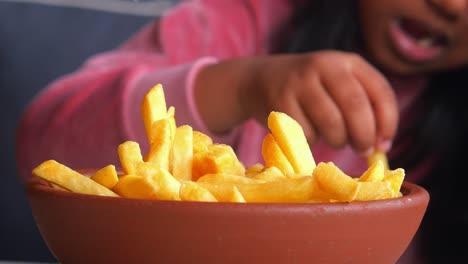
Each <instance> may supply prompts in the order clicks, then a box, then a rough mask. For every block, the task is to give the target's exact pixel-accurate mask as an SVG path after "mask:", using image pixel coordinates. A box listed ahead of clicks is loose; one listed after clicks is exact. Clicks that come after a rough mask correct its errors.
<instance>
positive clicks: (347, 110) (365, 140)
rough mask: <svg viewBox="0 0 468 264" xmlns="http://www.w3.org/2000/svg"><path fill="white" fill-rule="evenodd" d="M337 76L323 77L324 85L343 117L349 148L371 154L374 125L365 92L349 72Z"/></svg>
mask: <svg viewBox="0 0 468 264" xmlns="http://www.w3.org/2000/svg"><path fill="white" fill-rule="evenodd" d="M339 74H340V76H335V75H334V74H329V75H326V77H325V76H324V77H325V78H324V79H323V82H324V85H325V86H326V89H327V91H328V92H329V94H330V95H331V96H332V98H333V99H334V100H335V103H336V104H337V106H338V107H339V109H340V111H341V113H342V115H343V117H344V120H345V124H346V128H347V134H348V139H349V143H350V144H351V146H352V147H353V148H354V149H355V150H356V151H357V152H359V153H368V152H372V151H373V147H374V145H375V142H376V125H375V117H374V112H373V109H372V105H371V103H370V101H369V98H368V95H367V93H366V90H365V89H364V88H363V87H362V84H361V83H360V82H359V81H358V80H357V79H356V77H355V76H354V75H352V73H351V72H339Z"/></svg>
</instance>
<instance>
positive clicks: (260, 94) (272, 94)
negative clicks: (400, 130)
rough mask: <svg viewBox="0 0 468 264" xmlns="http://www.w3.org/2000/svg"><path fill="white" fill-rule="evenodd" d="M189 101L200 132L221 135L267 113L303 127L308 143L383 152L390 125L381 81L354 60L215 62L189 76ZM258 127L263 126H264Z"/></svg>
mask: <svg viewBox="0 0 468 264" xmlns="http://www.w3.org/2000/svg"><path fill="white" fill-rule="evenodd" d="M195 97H196V102H197V105H198V108H199V112H200V114H201V115H202V117H203V119H204V120H205V122H206V124H207V125H208V127H209V128H210V129H211V130H212V131H214V132H223V131H226V130H229V129H232V128H233V127H234V126H236V125H239V123H240V122H242V121H244V120H246V119H249V118H252V117H254V118H256V119H257V120H258V121H259V122H263V123H264V122H265V121H266V120H267V117H268V114H269V113H270V112H271V111H273V110H275V111H280V112H285V113H287V114H288V115H290V116H291V117H293V118H294V119H295V120H297V121H298V122H299V123H300V124H301V125H302V127H303V129H304V132H305V134H306V136H307V138H308V140H309V143H310V144H311V145H312V144H314V143H315V142H316V141H317V139H318V138H319V137H322V138H323V139H324V140H325V141H326V142H327V143H328V144H330V145H331V146H333V147H342V146H344V145H345V144H350V145H351V146H352V147H353V148H354V149H355V150H356V151H357V152H359V153H363V154H365V155H368V154H371V153H372V151H373V150H374V149H376V148H377V149H378V150H381V151H387V150H388V148H389V147H390V143H391V140H392V139H393V137H394V135H395V132H396V129H397V125H398V108H397V102H396V98H395V95H394V93H393V90H392V88H391V87H390V85H389V83H388V82H387V80H386V79H385V78H384V77H383V75H382V74H381V73H380V72H378V71H377V70H376V69H375V68H374V67H372V66H371V65H370V64H369V63H368V62H366V61H365V60H364V59H363V58H361V57H359V56H358V55H355V54H352V53H344V52H337V51H320V52H314V53H308V54H304V55H277V56H266V57H261V58H241V59H235V60H229V61H222V62H220V63H218V64H214V65H211V66H208V67H206V68H204V69H203V70H202V71H201V72H200V73H199V75H198V76H197V81H196V90H195ZM265 125H266V124H265Z"/></svg>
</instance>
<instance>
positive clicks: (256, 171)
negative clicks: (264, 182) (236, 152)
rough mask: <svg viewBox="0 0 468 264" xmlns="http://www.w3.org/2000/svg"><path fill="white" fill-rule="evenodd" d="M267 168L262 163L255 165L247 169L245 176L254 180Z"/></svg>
mask: <svg viewBox="0 0 468 264" xmlns="http://www.w3.org/2000/svg"><path fill="white" fill-rule="evenodd" d="M264 168H265V166H264V165H263V164H261V163H255V164H253V165H251V166H249V167H248V168H246V169H245V176H247V177H249V178H252V177H254V176H255V175H257V174H259V173H260V172H262V171H263V169H264Z"/></svg>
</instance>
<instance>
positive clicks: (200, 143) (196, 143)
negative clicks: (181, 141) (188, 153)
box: [193, 130, 213, 154]
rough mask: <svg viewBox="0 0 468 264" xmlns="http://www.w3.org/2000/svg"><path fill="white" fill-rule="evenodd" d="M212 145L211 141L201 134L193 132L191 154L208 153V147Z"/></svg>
mask: <svg viewBox="0 0 468 264" xmlns="http://www.w3.org/2000/svg"><path fill="white" fill-rule="evenodd" d="M212 144H213V140H212V139H211V138H210V137H209V136H208V135H206V134H203V133H202V132H199V131H196V130H194V131H193V154H196V153H198V152H205V151H208V146H209V145H212Z"/></svg>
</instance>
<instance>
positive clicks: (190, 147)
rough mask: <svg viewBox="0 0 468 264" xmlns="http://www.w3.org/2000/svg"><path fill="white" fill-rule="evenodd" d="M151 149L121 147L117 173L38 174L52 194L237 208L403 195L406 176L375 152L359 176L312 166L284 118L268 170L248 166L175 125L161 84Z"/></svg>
mask: <svg viewBox="0 0 468 264" xmlns="http://www.w3.org/2000/svg"><path fill="white" fill-rule="evenodd" d="M141 113H142V117H143V122H144V126H145V129H146V134H147V139H148V142H149V146H150V148H149V151H148V153H145V155H143V154H142V152H141V150H140V146H139V144H138V143H137V142H135V141H126V142H124V143H122V144H120V145H119V147H118V149H117V152H118V156H119V159H120V166H119V169H117V168H116V166H115V165H107V166H105V167H103V168H102V169H99V170H97V171H96V172H95V173H94V174H92V175H83V174H81V173H80V172H79V171H76V170H73V169H71V168H69V167H67V166H65V165H63V164H61V163H59V162H57V161H55V160H48V161H45V162H43V163H42V164H40V165H39V166H37V167H36V168H35V169H34V170H33V175H35V176H37V177H40V178H42V179H45V180H47V181H48V182H49V183H50V184H51V186H52V187H54V188H57V189H61V190H63V191H71V192H77V193H82V194H91V195H102V196H114V197H124V198H135V199H156V200H173V201H199V202H235V203H307V202H312V203H313V202H321V203H324V202H351V201H369V200H378V199H387V198H394V197H399V196H401V195H402V194H401V192H400V188H401V185H402V183H403V180H404V177H405V172H404V170H403V169H401V168H398V169H395V170H390V169H389V168H388V164H387V161H386V157H385V154H382V153H376V154H375V155H374V156H372V157H371V158H370V159H369V160H368V162H369V167H368V169H367V170H366V171H365V172H364V173H363V174H362V175H360V176H359V177H356V176H354V177H352V176H349V175H347V174H345V173H344V172H343V171H342V170H340V169H339V168H338V167H337V166H336V165H335V164H334V163H333V162H320V163H319V164H316V163H315V160H314V157H313V155H312V152H311V150H310V148H309V145H308V144H307V140H306V137H305V135H304V131H303V129H302V127H301V126H300V125H299V123H298V122H296V121H295V120H294V119H292V118H291V117H290V116H288V115H287V114H285V113H281V112H271V113H270V115H269V117H268V128H269V133H268V134H267V135H266V136H265V138H264V140H263V145H262V149H261V153H262V156H263V159H264V163H263V164H260V163H258V164H254V165H252V166H249V167H245V166H244V165H243V164H242V162H240V161H239V159H238V158H237V156H236V153H235V152H234V150H233V149H232V147H231V146H229V145H225V144H218V143H215V142H213V140H212V139H211V138H210V137H209V136H208V135H206V134H203V133H201V132H199V131H195V130H193V129H192V127H190V126H188V125H181V126H177V125H176V120H175V109H174V107H169V108H167V106H166V100H165V96H164V90H163V87H162V85H161V84H158V85H156V86H154V87H152V88H151V89H150V90H149V91H148V93H147V94H146V95H145V97H144V100H143V102H142V104H141Z"/></svg>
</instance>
